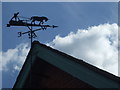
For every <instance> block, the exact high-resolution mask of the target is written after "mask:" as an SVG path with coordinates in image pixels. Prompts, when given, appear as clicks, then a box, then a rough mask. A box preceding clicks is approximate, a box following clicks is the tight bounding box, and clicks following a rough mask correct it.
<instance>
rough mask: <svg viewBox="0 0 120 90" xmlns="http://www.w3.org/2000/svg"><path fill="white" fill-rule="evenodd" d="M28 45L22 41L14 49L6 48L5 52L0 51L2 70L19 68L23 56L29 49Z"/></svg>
mask: <svg viewBox="0 0 120 90" xmlns="http://www.w3.org/2000/svg"><path fill="white" fill-rule="evenodd" d="M29 49H30V48H29V46H28V44H27V43H22V44H20V45H18V46H17V47H16V48H14V49H8V50H7V51H6V52H2V51H1V52H0V54H2V57H1V58H2V59H0V64H1V63H2V65H1V67H0V69H1V70H2V71H7V70H10V69H11V70H13V71H14V70H18V71H19V70H20V69H21V67H22V65H23V63H24V61H25V58H26V56H27V54H28V51H29ZM1 70H0V71H1Z"/></svg>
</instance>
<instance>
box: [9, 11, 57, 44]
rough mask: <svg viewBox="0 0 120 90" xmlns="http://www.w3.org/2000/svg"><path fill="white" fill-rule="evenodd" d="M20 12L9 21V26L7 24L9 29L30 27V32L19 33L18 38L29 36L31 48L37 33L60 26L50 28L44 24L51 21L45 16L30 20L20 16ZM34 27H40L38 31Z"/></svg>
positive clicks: (33, 17) (34, 17)
mask: <svg viewBox="0 0 120 90" xmlns="http://www.w3.org/2000/svg"><path fill="white" fill-rule="evenodd" d="M18 14H19V12H17V13H14V16H13V17H12V18H11V20H10V21H9V24H7V27H10V26H26V27H28V29H29V31H26V32H18V35H19V36H18V37H21V36H22V35H23V34H28V36H29V38H30V39H31V46H32V41H33V38H36V37H37V35H36V34H35V32H36V31H39V30H46V29H47V28H56V27H58V26H54V25H52V26H50V25H45V24H44V23H45V22H47V21H48V20H49V19H48V18H47V17H44V16H41V17H39V16H32V17H30V18H27V17H22V16H18ZM33 27H38V28H37V29H33Z"/></svg>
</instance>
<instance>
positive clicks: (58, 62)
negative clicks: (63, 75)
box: [14, 41, 120, 88]
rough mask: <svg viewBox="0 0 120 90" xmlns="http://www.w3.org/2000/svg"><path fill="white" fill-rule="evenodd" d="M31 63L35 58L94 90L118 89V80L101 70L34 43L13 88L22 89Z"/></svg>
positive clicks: (119, 82) (36, 42)
mask: <svg viewBox="0 0 120 90" xmlns="http://www.w3.org/2000/svg"><path fill="white" fill-rule="evenodd" d="M31 55H32V63H33V62H34V61H35V60H36V57H39V58H41V59H42V60H45V61H46V62H48V63H49V64H51V65H53V66H55V67H57V68H59V69H61V70H63V71H64V72H67V73H69V74H70V75H72V76H73V77H75V78H77V79H79V80H81V81H83V82H85V83H87V84H89V85H91V86H93V87H95V88H119V87H120V78H119V77H117V76H115V75H113V74H111V73H108V72H106V71H104V70H101V69H99V68H97V67H95V66H92V65H90V64H88V63H86V62H84V61H83V60H80V59H77V58H74V57H72V56H70V55H67V54H65V53H63V52H60V51H58V50H56V49H53V48H51V47H48V46H46V45H44V44H41V43H39V42H38V41H34V42H33V43H32V48H31V50H30V52H29V54H28V56H27V58H26V61H25V63H24V65H23V67H22V69H21V71H20V73H19V75H18V78H17V80H16V83H15V85H14V88H21V87H23V85H24V83H25V80H26V79H27V77H28V74H29V72H30V66H31V62H30V59H31V57H30V56H31Z"/></svg>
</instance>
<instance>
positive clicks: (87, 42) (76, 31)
mask: <svg viewBox="0 0 120 90" xmlns="http://www.w3.org/2000/svg"><path fill="white" fill-rule="evenodd" d="M16 12H19V13H20V14H19V16H23V17H28V18H30V17H31V16H46V17H48V18H49V21H48V22H46V24H49V25H57V26H59V27H58V28H55V29H52V28H48V29H47V30H44V31H39V32H36V34H37V36H38V37H37V38H35V39H34V40H38V41H40V42H41V43H43V44H46V45H48V46H50V47H52V48H55V49H58V50H60V51H62V52H65V53H67V54H69V55H71V56H73V57H76V58H79V59H82V60H84V61H85V62H87V63H89V64H92V65H94V66H96V67H99V68H101V69H103V70H105V71H107V72H110V73H112V74H114V75H117V76H118V24H117V23H118V3H117V2H16V3H15V2H3V3H2V51H0V54H1V53H2V61H0V63H2V66H1V67H0V68H1V69H0V72H2V87H3V88H12V87H13V85H14V83H15V80H16V78H17V76H18V74H19V71H20V69H21V67H22V65H23V63H24V60H25V58H26V56H27V54H28V52H29V49H30V40H29V38H28V35H23V36H22V37H19V38H18V32H20V31H21V32H24V31H28V28H27V27H6V24H8V22H9V20H10V19H11V17H12V16H13V14H14V13H16Z"/></svg>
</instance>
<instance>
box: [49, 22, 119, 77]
mask: <svg viewBox="0 0 120 90" xmlns="http://www.w3.org/2000/svg"><path fill="white" fill-rule="evenodd" d="M47 45H49V46H51V47H53V48H55V49H58V50H60V51H63V52H65V53H67V54H69V55H72V56H74V57H76V58H79V59H82V60H84V61H85V62H88V63H90V64H92V65H94V66H97V67H99V68H101V69H104V70H106V71H108V72H110V73H113V74H115V75H118V25H117V24H115V23H114V24H101V25H98V26H91V27H89V28H88V29H78V31H77V32H76V33H74V32H70V33H69V34H68V35H67V36H65V37H61V36H59V35H57V36H56V37H55V39H54V40H53V41H52V42H50V43H47Z"/></svg>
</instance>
